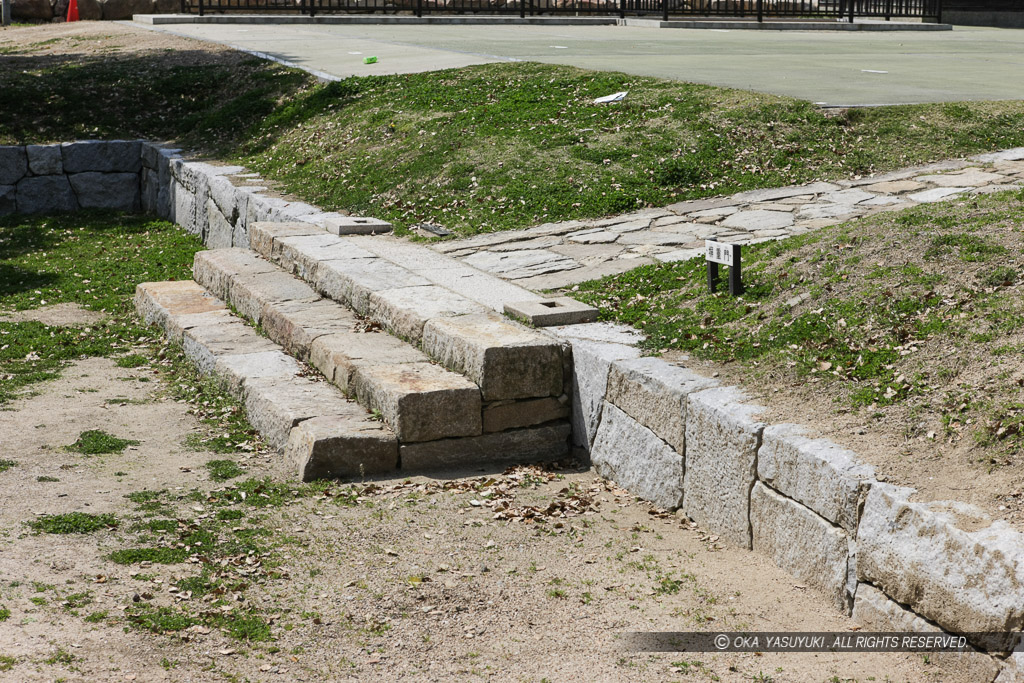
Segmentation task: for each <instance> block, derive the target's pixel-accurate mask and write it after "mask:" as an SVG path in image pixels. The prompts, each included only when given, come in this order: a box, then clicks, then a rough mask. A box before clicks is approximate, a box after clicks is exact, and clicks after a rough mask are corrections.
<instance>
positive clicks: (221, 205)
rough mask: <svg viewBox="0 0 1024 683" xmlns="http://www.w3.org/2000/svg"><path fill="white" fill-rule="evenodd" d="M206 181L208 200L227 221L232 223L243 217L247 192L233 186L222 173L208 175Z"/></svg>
mask: <svg viewBox="0 0 1024 683" xmlns="http://www.w3.org/2000/svg"><path fill="white" fill-rule="evenodd" d="M207 182H208V184H209V188H210V200H211V201H213V203H214V204H215V205H216V207H217V209H218V210H219V211H220V212H221V214H223V216H224V218H225V220H227V222H228V223H231V224H232V225H234V224H235V223H237V222H238V220H239V219H240V218H244V217H245V205H246V204H247V203H248V201H249V193H248V192H246V191H245V190H241V189H239V188H237V187H235V185H234V183H232V182H231V180H229V179H228V178H226V177H224V176H222V175H213V176H210V178H209V180H208V181H207Z"/></svg>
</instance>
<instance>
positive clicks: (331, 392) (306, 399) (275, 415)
mask: <svg viewBox="0 0 1024 683" xmlns="http://www.w3.org/2000/svg"><path fill="white" fill-rule="evenodd" d="M349 410H350V408H349V403H348V401H347V400H346V399H345V397H344V396H343V395H342V394H341V392H340V391H338V389H337V388H336V387H333V386H331V385H330V384H327V383H326V382H314V381H312V380H310V379H308V378H305V377H295V378H292V379H289V380H284V381H282V380H279V379H258V378H253V379H250V380H249V381H247V382H246V383H245V412H246V414H247V415H248V417H249V423H250V424H252V426H253V427H255V428H256V429H257V430H258V431H259V433H260V434H262V435H263V438H264V439H266V441H267V443H268V444H270V446H271V447H272V448H275V449H277V450H283V449H284V448H285V446H286V445H287V444H288V439H289V436H290V435H291V431H292V428H293V427H295V426H296V425H297V424H299V423H300V422H302V421H303V420H308V419H310V418H314V417H319V416H322V415H344V414H345V413H347V412H348V411H349Z"/></svg>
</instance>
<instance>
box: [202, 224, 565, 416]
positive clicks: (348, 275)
mask: <svg viewBox="0 0 1024 683" xmlns="http://www.w3.org/2000/svg"><path fill="white" fill-rule="evenodd" d="M250 235H251V244H252V245H253V247H254V249H256V250H257V251H258V252H259V253H260V254H261V255H262V256H264V257H266V258H267V259H269V260H270V261H273V262H274V263H276V264H278V265H280V266H281V267H282V268H284V269H285V270H288V271H289V272H291V273H294V274H296V275H297V276H298V277H300V278H301V279H303V280H304V281H305V282H306V283H308V284H309V285H310V286H311V287H312V289H313V290H315V291H316V292H317V293H319V294H321V295H323V296H325V297H327V298H330V299H333V300H335V301H339V302H343V303H345V304H347V305H348V306H350V307H351V308H352V309H353V310H355V311H356V312H358V313H359V314H360V315H363V316H365V317H367V318H369V319H370V320H372V321H374V322H376V323H378V324H380V325H382V326H383V327H384V328H385V329H387V330H388V331H389V332H391V333H392V334H394V335H396V336H399V337H401V338H403V339H406V340H408V341H409V342H410V343H412V344H415V345H419V346H421V348H422V349H423V351H424V352H425V353H426V354H427V355H428V356H429V357H430V358H431V359H433V360H435V361H437V362H439V363H441V364H442V365H444V366H445V367H447V368H448V369H450V370H453V371H455V372H458V373H460V374H463V375H465V376H466V377H467V378H469V379H470V380H472V381H473V382H474V383H475V384H476V385H477V386H479V387H480V390H481V394H482V397H483V400H484V401H504V400H510V399H530V398H545V397H552V396H556V397H557V396H560V395H562V394H563V393H565V378H564V366H565V361H566V360H567V353H568V351H567V347H566V346H565V345H563V344H562V343H561V342H559V341H558V340H556V339H554V338H553V337H551V336H549V335H547V334H544V333H542V332H539V331H537V330H534V329H531V328H528V327H526V326H523V325H521V324H519V323H516V322H513V321H511V320H508V319H507V318H505V317H504V316H503V315H501V314H500V313H498V312H496V311H502V310H504V306H505V305H506V304H507V303H509V300H510V299H520V300H522V301H532V300H540V299H541V297H539V296H538V295H536V294H534V293H532V292H529V291H528V290H525V289H522V288H520V287H517V286H515V285H511V284H509V283H507V282H504V281H503V280H500V279H499V278H496V277H494V276H492V275H488V274H486V273H483V272H482V271H479V270H476V269H475V268H472V267H470V266H467V265H465V264H462V263H459V262H458V261H455V260H454V259H451V258H449V257H447V256H444V255H443V254H438V253H436V252H434V251H432V250H430V249H426V248H424V247H420V246H418V245H415V244H410V243H408V242H404V241H401V240H398V239H394V238H389V237H380V236H376V237H338V236H335V235H331V234H327V233H324V232H323V231H320V230H317V229H315V228H314V229H310V228H309V227H307V226H299V225H295V224H289V223H255V224H253V225H252V226H250ZM262 267H263V266H262V265H254V266H253V269H254V272H258V271H259V269H260V268H262ZM199 272H200V269H199V266H198V264H197V279H198V274H199ZM200 281H201V282H202V280H200ZM215 291H216V290H215Z"/></svg>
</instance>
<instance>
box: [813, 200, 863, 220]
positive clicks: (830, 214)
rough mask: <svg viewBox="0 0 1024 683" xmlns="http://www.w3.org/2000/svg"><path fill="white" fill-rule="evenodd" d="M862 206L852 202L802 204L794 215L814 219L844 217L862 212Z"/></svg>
mask: <svg viewBox="0 0 1024 683" xmlns="http://www.w3.org/2000/svg"><path fill="white" fill-rule="evenodd" d="M864 211H865V209H864V208H859V207H856V206H853V205H852V204H804V205H803V206H802V207H800V210H799V211H798V212H797V214H796V217H797V218H798V219H799V220H802V221H803V220H815V219H818V218H845V217H846V216H858V215H860V214H862V213H864Z"/></svg>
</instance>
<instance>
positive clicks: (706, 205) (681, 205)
mask: <svg viewBox="0 0 1024 683" xmlns="http://www.w3.org/2000/svg"><path fill="white" fill-rule="evenodd" d="M743 201H744V200H742V199H734V198H732V197H723V198H721V199H690V200H687V201H685V202H676V203H675V204H670V205H669V206H666V207H665V208H666V209H668V210H669V211H672V212H673V213H677V214H689V213H696V212H698V211H708V210H714V209H720V208H723V207H728V206H735V205H737V204H741V203H743Z"/></svg>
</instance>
